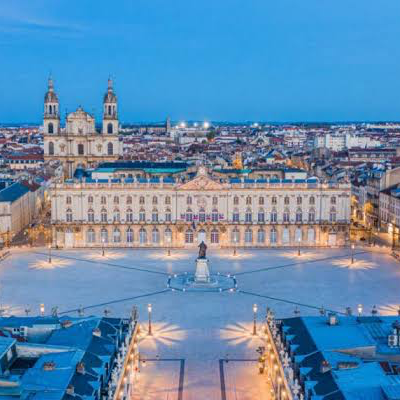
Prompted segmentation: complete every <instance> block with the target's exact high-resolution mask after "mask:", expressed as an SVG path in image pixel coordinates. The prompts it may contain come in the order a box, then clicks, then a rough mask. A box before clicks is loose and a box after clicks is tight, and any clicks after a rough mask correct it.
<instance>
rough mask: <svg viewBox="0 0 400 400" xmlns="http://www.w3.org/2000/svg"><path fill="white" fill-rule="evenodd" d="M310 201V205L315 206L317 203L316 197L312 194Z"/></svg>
mask: <svg viewBox="0 0 400 400" xmlns="http://www.w3.org/2000/svg"><path fill="white" fill-rule="evenodd" d="M309 202H310V205H311V206H313V205H314V204H315V197H314V196H311V197H310V200H309Z"/></svg>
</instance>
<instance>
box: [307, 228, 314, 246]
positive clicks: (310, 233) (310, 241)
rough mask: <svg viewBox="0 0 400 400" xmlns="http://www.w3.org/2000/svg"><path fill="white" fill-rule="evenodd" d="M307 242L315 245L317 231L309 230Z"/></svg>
mask: <svg viewBox="0 0 400 400" xmlns="http://www.w3.org/2000/svg"><path fill="white" fill-rule="evenodd" d="M307 241H308V243H309V244H315V230H314V229H313V228H308V231H307Z"/></svg>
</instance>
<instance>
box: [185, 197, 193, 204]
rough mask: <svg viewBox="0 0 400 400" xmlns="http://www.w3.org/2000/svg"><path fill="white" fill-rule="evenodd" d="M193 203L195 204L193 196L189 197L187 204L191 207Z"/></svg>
mask: <svg viewBox="0 0 400 400" xmlns="http://www.w3.org/2000/svg"><path fill="white" fill-rule="evenodd" d="M192 202H193V199H192V196H188V197H187V198H186V204H187V205H189V206H190V205H191V204H192Z"/></svg>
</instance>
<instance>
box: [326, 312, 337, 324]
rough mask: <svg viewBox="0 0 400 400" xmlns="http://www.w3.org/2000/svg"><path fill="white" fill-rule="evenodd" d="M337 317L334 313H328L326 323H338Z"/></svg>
mask: <svg viewBox="0 0 400 400" xmlns="http://www.w3.org/2000/svg"><path fill="white" fill-rule="evenodd" d="M338 322H339V321H338V318H337V315H336V314H335V313H329V314H328V325H330V326H335V325H337V324H338Z"/></svg>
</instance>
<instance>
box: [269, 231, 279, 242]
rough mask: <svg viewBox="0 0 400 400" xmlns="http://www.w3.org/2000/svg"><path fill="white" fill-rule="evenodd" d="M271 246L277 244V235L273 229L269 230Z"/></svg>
mask: <svg viewBox="0 0 400 400" xmlns="http://www.w3.org/2000/svg"><path fill="white" fill-rule="evenodd" d="M269 240H270V242H271V244H276V242H277V233H276V229H275V228H271V231H270V238H269Z"/></svg>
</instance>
